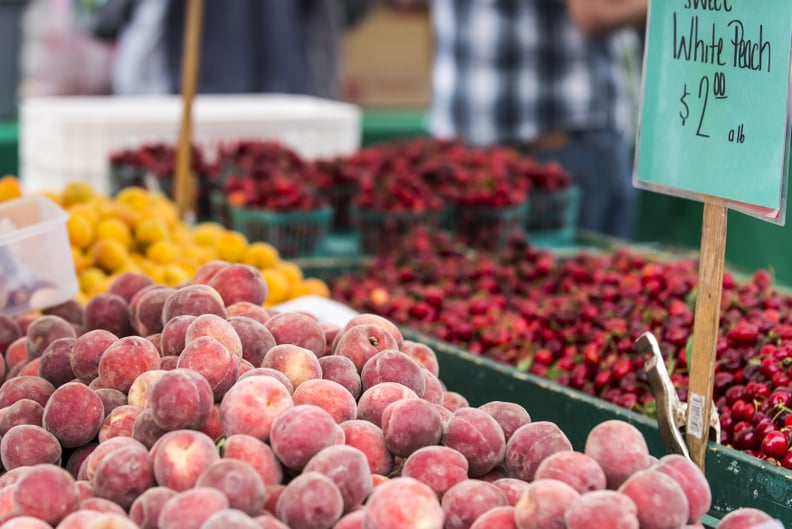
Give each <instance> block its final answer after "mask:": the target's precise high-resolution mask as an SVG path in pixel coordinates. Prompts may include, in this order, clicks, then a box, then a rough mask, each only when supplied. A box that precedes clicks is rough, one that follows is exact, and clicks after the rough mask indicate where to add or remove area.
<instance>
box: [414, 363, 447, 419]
mask: <svg viewBox="0 0 792 529" xmlns="http://www.w3.org/2000/svg"><path fill="white" fill-rule="evenodd" d="M423 375H424V392H423V395H421V398H422V399H424V400H426V401H429V402H431V403H432V404H438V405H440V406H441V407H442V406H443V398H444V397H445V390H444V389H443V383H442V382H440V379H439V378H437V377H436V376H434V375H433V374H431V373H430V372H429V371H426V370H424V374H423ZM448 411H451V410H448Z"/></svg>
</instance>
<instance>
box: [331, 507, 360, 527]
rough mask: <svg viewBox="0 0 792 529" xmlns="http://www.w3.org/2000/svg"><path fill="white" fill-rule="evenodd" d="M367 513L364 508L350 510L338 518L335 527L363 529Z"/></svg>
mask: <svg viewBox="0 0 792 529" xmlns="http://www.w3.org/2000/svg"><path fill="white" fill-rule="evenodd" d="M365 515H366V511H365V510H364V509H358V510H356V511H352V512H349V513H347V514H345V515H344V516H342V517H341V518H339V519H338V521H337V522H336V523H335V525H334V526H333V529H363V517H364V516H365Z"/></svg>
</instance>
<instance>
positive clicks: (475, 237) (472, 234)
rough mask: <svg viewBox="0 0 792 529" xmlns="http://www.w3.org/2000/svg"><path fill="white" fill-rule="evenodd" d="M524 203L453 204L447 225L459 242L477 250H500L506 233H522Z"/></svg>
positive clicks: (505, 239)
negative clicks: (499, 204) (510, 204)
mask: <svg viewBox="0 0 792 529" xmlns="http://www.w3.org/2000/svg"><path fill="white" fill-rule="evenodd" d="M528 209H529V206H528V202H527V201H526V202H522V203H520V204H516V205H514V206H506V207H502V206H469V205H454V206H453V207H452V208H451V211H450V214H449V219H448V226H449V227H450V229H451V231H453V232H454V233H455V234H456V235H457V236H458V237H459V238H460V239H461V240H462V241H463V242H465V243H466V244H467V245H469V246H470V247H472V248H475V249H478V250H490V251H491V250H500V249H502V248H504V247H505V245H506V242H507V241H508V240H509V236H510V235H511V234H512V233H515V232H523V231H524V226H525V219H526V217H527V216H528Z"/></svg>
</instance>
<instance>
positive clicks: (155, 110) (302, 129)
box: [19, 94, 361, 193]
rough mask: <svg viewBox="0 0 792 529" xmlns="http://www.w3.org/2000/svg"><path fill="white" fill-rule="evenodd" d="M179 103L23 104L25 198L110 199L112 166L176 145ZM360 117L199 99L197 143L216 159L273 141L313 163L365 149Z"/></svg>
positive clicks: (256, 99) (265, 99)
mask: <svg viewBox="0 0 792 529" xmlns="http://www.w3.org/2000/svg"><path fill="white" fill-rule="evenodd" d="M181 113H182V102H181V99H180V98H179V97H178V96H130V97H121V96H97V97H40V98H30V99H26V100H24V101H22V102H21V104H20V120H19V136H20V140H19V166H20V177H21V179H22V184H23V185H24V187H25V189H26V190H28V191H40V190H52V189H53V188H55V189H57V188H58V187H59V186H60V187H62V186H63V185H64V184H65V183H67V182H69V181H72V180H81V181H85V182H88V183H89V184H91V185H92V186H93V187H94V189H96V190H97V191H100V192H105V193H106V192H108V190H109V187H110V186H109V178H108V174H107V173H108V158H109V156H110V154H111V153H112V152H114V151H116V150H119V149H128V148H136V147H139V146H140V145H141V144H143V143H146V142H166V143H170V144H172V145H175V144H176V143H177V141H178V132H179V125H180V120H181ZM360 120H361V112H360V110H359V108H358V107H356V106H355V105H351V104H348V103H342V102H338V101H331V100H326V99H320V98H316V97H309V96H292V95H279V94H256V95H233V96H227V95H200V96H198V97H196V99H195V102H194V105H193V141H194V142H195V143H197V144H199V145H201V146H202V147H203V148H204V149H205V150H206V152H207V155H208V156H209V157H210V158H211V157H212V156H213V155H214V154H215V153H216V150H217V147H218V145H220V144H221V143H222V142H230V141H236V140H242V139H263V140H276V141H280V142H282V143H283V144H284V145H286V146H288V147H291V148H292V149H294V150H295V151H296V152H297V153H298V154H300V155H301V156H303V157H305V158H308V159H314V158H320V157H331V156H337V155H346V154H351V153H353V152H355V151H356V150H358V149H359V148H360V136H361V126H360Z"/></svg>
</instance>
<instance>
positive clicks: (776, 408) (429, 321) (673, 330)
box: [332, 230, 792, 469]
mask: <svg viewBox="0 0 792 529" xmlns="http://www.w3.org/2000/svg"><path fill="white" fill-rule="evenodd" d="M696 281H697V263H696V261H695V260H693V259H691V258H679V259H673V260H665V259H651V258H650V257H648V256H647V255H645V254H642V253H640V252H637V251H633V250H631V249H629V248H621V249H616V250H615V251H613V252H609V253H602V254H601V253H594V252H585V251H583V252H580V253H578V254H576V255H574V256H570V257H568V258H558V257H556V256H554V254H553V253H552V252H550V251H545V250H540V249H537V248H535V247H532V246H530V245H529V244H527V243H526V241H525V240H523V239H519V238H514V239H513V240H511V241H510V243H509V245H508V247H507V248H506V249H505V250H503V251H502V252H497V253H492V252H488V253H486V254H484V253H475V252H471V251H470V250H469V249H468V248H466V247H464V246H462V245H460V244H459V243H458V242H457V241H455V240H453V239H452V238H451V236H449V235H448V234H445V233H429V232H427V231H425V230H417V231H416V232H415V233H414V234H412V235H411V236H409V237H405V238H404V240H403V243H402V244H401V245H400V246H399V247H398V248H394V249H393V251H392V252H390V253H389V254H388V255H383V256H380V257H379V258H378V259H377V260H376V262H374V263H373V264H372V265H371V266H370V267H367V268H366V269H365V270H363V271H362V272H360V273H356V274H353V275H348V276H343V277H340V278H337V279H336V280H335V281H334V282H333V284H332V290H333V296H334V297H335V298H336V299H339V300H342V301H344V302H346V303H348V304H350V305H351V306H352V307H354V308H356V309H358V310H362V311H366V312H374V313H377V314H381V315H383V316H385V317H387V318H389V319H391V320H393V321H394V322H396V323H397V324H400V325H405V326H408V327H410V328H413V329H416V330H418V331H421V332H424V333H427V334H429V335H431V336H434V337H436V338H439V339H441V340H443V341H446V342H448V343H451V344H454V345H457V346H459V347H460V348H463V349H465V350H467V351H470V352H472V353H474V354H482V355H486V356H488V357H490V358H493V359H495V360H497V361H500V362H503V363H507V364H510V365H513V366H514V367H516V368H518V369H521V370H525V371H528V372H530V373H533V374H535V375H538V376H541V377H546V378H549V379H552V380H555V381H556V382H558V383H559V384H562V385H565V386H569V387H572V388H575V389H579V390H581V391H584V392H586V393H588V394H590V395H594V396H597V397H599V398H602V399H604V400H606V401H609V402H612V403H615V404H618V405H620V406H623V407H625V408H628V409H632V410H635V411H639V412H642V413H646V414H648V415H652V414H653V411H654V405H655V404H654V397H653V395H652V393H651V390H650V388H649V385H648V382H647V379H646V374H645V371H644V369H643V366H644V358H643V357H641V356H640V355H638V354H637V353H636V351H635V348H634V341H635V339H636V338H637V337H638V336H640V335H641V334H642V333H644V332H646V331H651V332H652V333H654V335H655V336H656V337H657V339H658V342H659V344H660V347H661V350H662V353H663V355H664V357H665V359H666V365H667V368H668V371H669V373H670V374H671V378H672V381H673V382H674V384H675V386H676V388H677V390H678V392H679V394H680V398H681V399H682V400H686V391H687V385H688V365H687V357H688V354H689V347H690V342H691V334H692V329H693V312H694V307H695V295H696V289H695V286H696ZM720 331H721V332H720V337H719V339H718V342H717V365H716V367H715V372H716V374H715V387H714V395H713V399H714V402H715V403H716V405H717V410H718V412H719V414H720V423H721V432H722V439H721V440H722V442H723V443H724V444H728V445H731V446H733V447H734V448H737V449H739V450H742V451H745V452H747V453H749V454H751V455H753V456H756V457H759V458H761V459H764V460H767V461H770V462H772V463H775V464H777V465H781V466H784V467H786V468H790V469H792V450H791V449H790V441H791V440H792V433H790V430H792V414H791V413H790V412H791V411H792V406H791V405H790V403H791V402H792V384H790V376H792V372H791V371H790V366H791V365H792V297H790V295H788V294H786V293H782V292H781V291H780V290H779V289H778V288H776V287H775V286H774V285H773V282H772V278H771V276H770V274H769V273H768V272H766V271H764V270H760V271H757V272H756V273H755V274H754V275H753V277H751V278H748V279H746V280H744V281H737V280H736V279H735V277H734V276H733V275H732V274H731V273H729V272H728V271H727V272H726V273H725V274H724V280H723V299H722V316H721V322H720Z"/></svg>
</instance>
